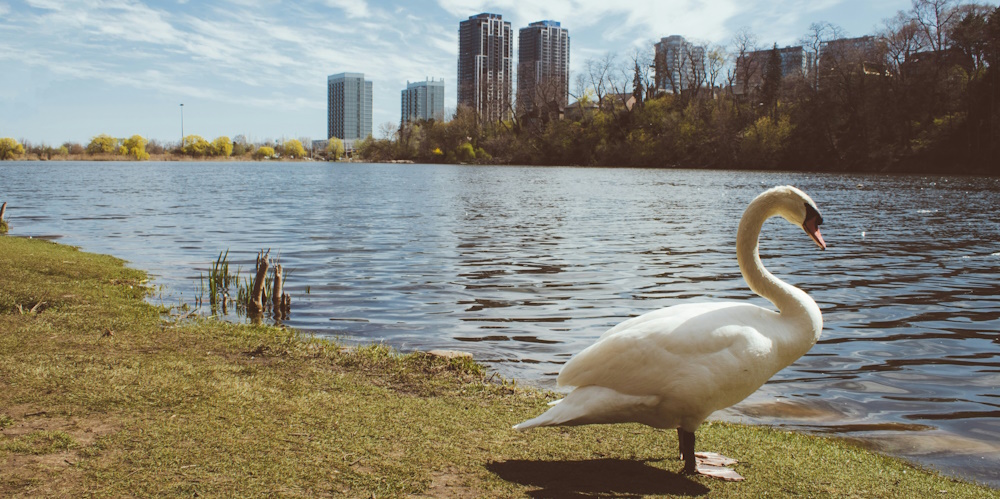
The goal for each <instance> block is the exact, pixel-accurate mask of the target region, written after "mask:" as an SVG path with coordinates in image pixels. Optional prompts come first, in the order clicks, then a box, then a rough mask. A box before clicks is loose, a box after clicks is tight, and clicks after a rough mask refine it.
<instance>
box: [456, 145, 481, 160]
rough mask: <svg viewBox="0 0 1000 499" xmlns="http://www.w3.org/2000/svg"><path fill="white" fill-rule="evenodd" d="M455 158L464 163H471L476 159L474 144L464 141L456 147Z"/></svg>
mask: <svg viewBox="0 0 1000 499" xmlns="http://www.w3.org/2000/svg"><path fill="white" fill-rule="evenodd" d="M455 158H456V159H458V161H460V162H462V163H471V162H473V161H475V160H476V151H475V149H473V147H472V144H470V143H468V142H463V143H462V144H459V146H458V147H457V148H455Z"/></svg>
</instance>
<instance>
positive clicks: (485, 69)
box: [458, 13, 514, 122]
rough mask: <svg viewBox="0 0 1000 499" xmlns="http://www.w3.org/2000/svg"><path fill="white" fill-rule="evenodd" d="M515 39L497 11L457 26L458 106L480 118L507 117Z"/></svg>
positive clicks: (508, 24)
mask: <svg viewBox="0 0 1000 499" xmlns="http://www.w3.org/2000/svg"><path fill="white" fill-rule="evenodd" d="M513 50H514V39H513V38H512V37H511V29H510V23H509V22H506V21H504V20H503V16H501V15H500V14H487V13H483V14H479V15H475V16H471V17H469V19H468V20H465V21H462V22H461V23H460V24H459V27H458V105H459V106H466V107H469V108H471V109H472V110H473V111H475V112H476V113H477V115H478V116H479V119H480V120H482V121H484V122H488V121H500V120H506V119H509V118H510V110H511V104H512V103H511V94H512V92H513V77H514V75H513V71H512V69H513V68H512V67H511V65H512V59H513V58H512V55H511V53H512V52H513Z"/></svg>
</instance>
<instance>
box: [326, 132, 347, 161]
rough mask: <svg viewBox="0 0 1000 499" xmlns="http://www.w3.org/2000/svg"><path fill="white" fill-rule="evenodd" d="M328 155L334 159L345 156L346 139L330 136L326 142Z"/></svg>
mask: <svg viewBox="0 0 1000 499" xmlns="http://www.w3.org/2000/svg"><path fill="white" fill-rule="evenodd" d="M326 155H327V156H328V157H329V158H330V159H333V160H338V159H340V158H342V157H343V156H344V141H343V140H340V139H338V138H337V137H330V140H329V141H327V143H326Z"/></svg>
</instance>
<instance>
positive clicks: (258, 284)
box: [247, 249, 271, 317]
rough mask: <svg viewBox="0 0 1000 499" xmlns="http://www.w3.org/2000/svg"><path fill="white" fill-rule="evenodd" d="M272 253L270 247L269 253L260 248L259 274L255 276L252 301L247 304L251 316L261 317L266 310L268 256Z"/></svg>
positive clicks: (258, 258) (251, 292)
mask: <svg viewBox="0 0 1000 499" xmlns="http://www.w3.org/2000/svg"><path fill="white" fill-rule="evenodd" d="M270 254H271V250H270V249H268V250H267V253H265V252H264V250H260V253H258V254H257V275H255V276H254V278H253V286H252V289H251V291H250V303H248V304H247V308H248V309H249V312H250V315H251V316H255V317H259V316H260V315H261V314H262V313H263V312H264V298H263V295H264V277H265V276H267V267H268V262H267V257H268V255H270Z"/></svg>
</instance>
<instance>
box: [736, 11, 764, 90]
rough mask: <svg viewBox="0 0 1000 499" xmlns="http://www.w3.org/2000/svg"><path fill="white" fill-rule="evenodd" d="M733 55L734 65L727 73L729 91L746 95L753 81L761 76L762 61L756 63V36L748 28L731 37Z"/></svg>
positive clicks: (741, 29)
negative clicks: (734, 57)
mask: <svg viewBox="0 0 1000 499" xmlns="http://www.w3.org/2000/svg"><path fill="white" fill-rule="evenodd" d="M732 43H733V50H732V52H733V54H734V55H735V56H736V64H735V65H733V67H732V69H731V70H730V72H729V77H728V80H729V91H730V92H731V93H734V94H747V93H749V91H750V89H751V85H752V84H753V81H754V80H755V79H758V78H760V75H761V74H762V69H763V64H764V61H758V60H757V59H758V57H757V55H758V46H757V35H755V34H753V32H752V31H750V28H749V27H743V28H740V30H739V31H737V32H736V35H735V36H734V37H733V42H732Z"/></svg>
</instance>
